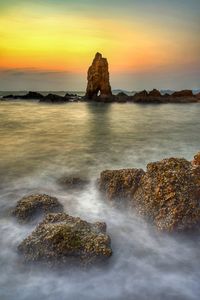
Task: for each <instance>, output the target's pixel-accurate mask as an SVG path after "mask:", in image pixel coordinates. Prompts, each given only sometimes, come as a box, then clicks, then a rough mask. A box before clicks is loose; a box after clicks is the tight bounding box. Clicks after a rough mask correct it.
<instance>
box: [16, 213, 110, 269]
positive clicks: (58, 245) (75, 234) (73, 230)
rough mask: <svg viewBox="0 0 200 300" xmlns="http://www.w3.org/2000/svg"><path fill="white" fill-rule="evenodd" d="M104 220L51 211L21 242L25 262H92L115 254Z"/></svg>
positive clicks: (63, 263) (56, 264) (50, 264)
mask: <svg viewBox="0 0 200 300" xmlns="http://www.w3.org/2000/svg"><path fill="white" fill-rule="evenodd" d="M110 243H111V241H110V237H109V236H108V235H107V234H106V224H105V223H103V222H96V223H88V222H86V221H83V220H81V219H80V218H75V217H72V216H69V215H67V214H65V213H59V214H49V215H47V216H46V218H45V219H44V220H43V222H41V223H40V224H39V225H38V226H37V227H36V229H35V230H34V231H33V232H32V233H31V234H30V235H29V236H28V237H27V238H25V239H24V240H23V241H22V243H21V244H20V245H19V246H18V250H19V253H21V254H22V255H23V258H24V260H25V262H34V263H35V262H40V263H44V264H46V265H48V266H51V267H53V266H65V265H67V266H68V267H69V266H74V265H78V266H88V265H91V264H94V263H95V264H96V263H100V262H103V261H105V260H106V259H107V258H109V257H110V256H111V255H112V250H111V247H110Z"/></svg>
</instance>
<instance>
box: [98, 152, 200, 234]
mask: <svg viewBox="0 0 200 300" xmlns="http://www.w3.org/2000/svg"><path fill="white" fill-rule="evenodd" d="M132 170H134V171H131V170H116V171H104V172H102V173H101V177H100V180H99V188H100V191H104V194H105V196H106V199H108V200H112V202H114V203H116V204H119V199H122V200H123V201H124V204H125V205H127V207H131V208H132V209H133V210H135V211H136V212H137V213H138V214H140V215H142V216H143V217H144V218H145V219H147V220H148V221H150V222H151V223H152V224H154V225H155V226H156V227H157V228H158V229H159V230H163V231H168V232H174V231H186V230H190V229H197V228H200V154H199V153H198V154H197V155H196V156H195V157H194V160H193V162H192V163H191V162H189V161H187V160H185V159H179V158H169V159H164V160H162V161H158V162H155V163H150V164H148V165H147V171H146V172H144V171H142V170H137V169H132ZM124 199H125V200H124Z"/></svg>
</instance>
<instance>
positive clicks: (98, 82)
mask: <svg viewBox="0 0 200 300" xmlns="http://www.w3.org/2000/svg"><path fill="white" fill-rule="evenodd" d="M87 80H88V84H87V90H86V95H85V97H86V98H87V99H95V98H96V97H97V96H100V98H102V99H106V98H109V97H111V96H112V91H111V86H110V82H109V71H108V61H107V59H106V58H103V57H102V55H101V54H100V53H98V52H97V53H96V55H95V58H94V60H93V62H92V65H91V66H90V67H89V69H88V75H87Z"/></svg>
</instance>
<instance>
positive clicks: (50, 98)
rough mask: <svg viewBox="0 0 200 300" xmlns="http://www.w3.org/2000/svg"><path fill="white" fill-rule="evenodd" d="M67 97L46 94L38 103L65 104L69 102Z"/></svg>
mask: <svg viewBox="0 0 200 300" xmlns="http://www.w3.org/2000/svg"><path fill="white" fill-rule="evenodd" d="M69 100H70V98H69V97H66V96H65V97H62V96H59V95H56V94H48V95H47V96H45V97H43V98H42V99H40V102H46V103H65V102H69Z"/></svg>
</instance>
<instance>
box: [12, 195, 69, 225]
mask: <svg viewBox="0 0 200 300" xmlns="http://www.w3.org/2000/svg"><path fill="white" fill-rule="evenodd" d="M62 211H63V206H62V204H61V203H60V202H59V201H58V199H57V198H55V197H50V196H48V195H45V194H36V195H30V196H26V197H23V198H22V199H21V200H19V201H18V202H17V205H16V207H15V209H14V210H13V212H12V214H13V216H15V217H16V218H17V219H18V220H19V221H20V222H23V223H26V222H29V221H31V220H33V219H35V218H37V217H38V216H39V215H44V214H46V213H50V212H62Z"/></svg>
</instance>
